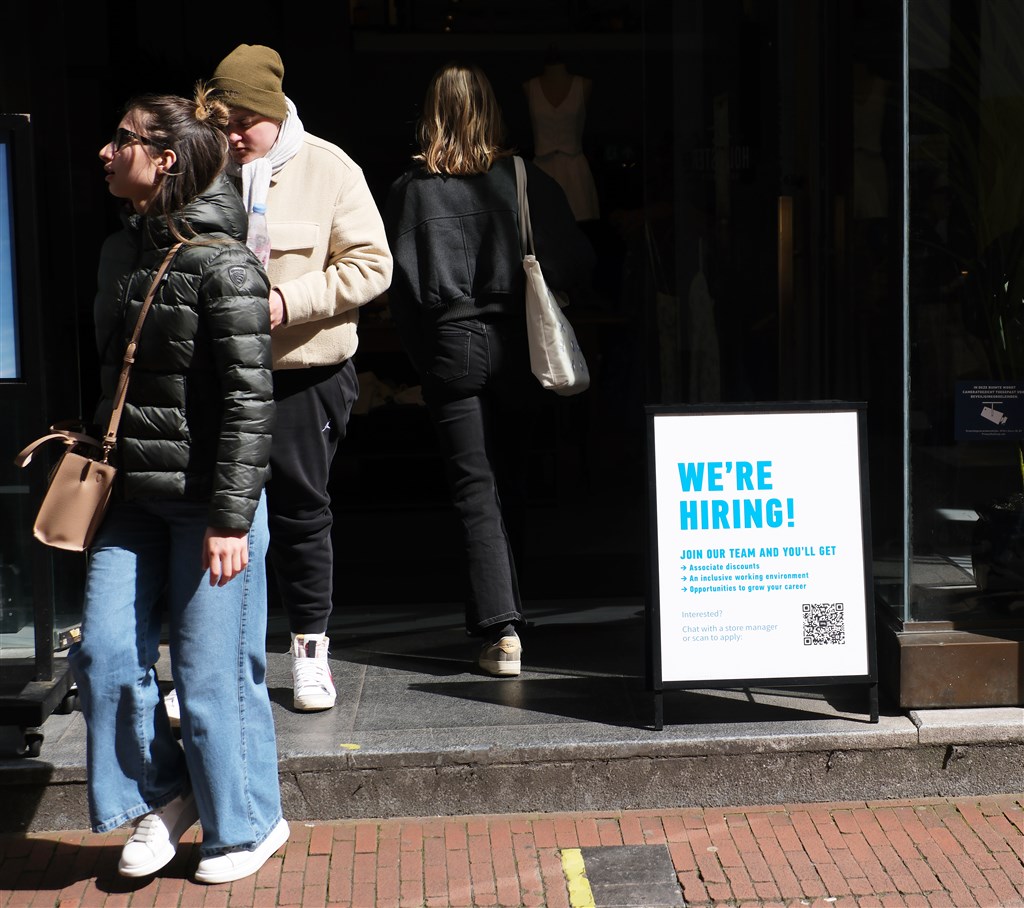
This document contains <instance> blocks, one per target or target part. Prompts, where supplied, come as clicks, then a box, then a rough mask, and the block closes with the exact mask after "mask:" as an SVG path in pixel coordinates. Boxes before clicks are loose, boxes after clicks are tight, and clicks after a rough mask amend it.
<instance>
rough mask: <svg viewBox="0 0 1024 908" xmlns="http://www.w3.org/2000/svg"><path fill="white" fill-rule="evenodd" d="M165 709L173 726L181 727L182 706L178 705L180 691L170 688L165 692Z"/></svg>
mask: <svg viewBox="0 0 1024 908" xmlns="http://www.w3.org/2000/svg"><path fill="white" fill-rule="evenodd" d="M164 709H165V710H166V711H167V719H168V721H170V723H171V728H181V707H180V706H179V705H178V692H177V691H176V690H169V691H167V693H166V694H164Z"/></svg>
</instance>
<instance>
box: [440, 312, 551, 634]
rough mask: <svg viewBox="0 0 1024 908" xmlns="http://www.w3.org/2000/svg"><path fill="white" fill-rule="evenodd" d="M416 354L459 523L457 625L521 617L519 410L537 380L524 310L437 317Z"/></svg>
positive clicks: (525, 407)
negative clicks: (518, 314) (460, 609)
mask: <svg viewBox="0 0 1024 908" xmlns="http://www.w3.org/2000/svg"><path fill="white" fill-rule="evenodd" d="M425 354H426V355H425V359H424V363H423V365H424V373H423V376H422V377H423V399H424V401H425V403H426V404H427V408H428V409H429V410H430V415H431V416H432V417H433V421H434V425H435V428H436V429H437V436H438V440H439V442H440V448H441V453H442V455H443V457H444V461H445V471H446V474H447V478H448V485H449V488H450V489H451V493H452V501H453V504H454V505H455V510H456V512H457V513H458V515H459V520H460V522H461V524H462V539H463V546H464V551H465V557H466V567H467V575H468V577H467V579H468V591H467V595H466V630H467V631H469V632H470V633H481V632H484V631H486V630H487V629H488V628H491V627H494V626H496V625H505V624H508V623H510V622H515V623H522V621H523V606H522V601H521V599H520V595H519V581H518V578H517V576H516V565H515V557H514V554H513V550H514V548H516V546H515V545H514V544H513V541H512V538H514V537H515V536H516V535H517V531H518V529H519V524H520V523H521V511H522V509H523V508H524V502H525V497H526V493H525V488H524V486H523V480H524V466H523V458H524V449H525V445H524V439H525V437H526V434H527V430H528V425H527V423H528V413H529V411H530V409H531V402H532V400H533V398H534V396H535V395H536V393H537V391H538V390H539V389H540V385H539V384H538V382H537V380H536V379H535V378H534V377H533V375H532V374H531V372H530V361H529V352H528V349H527V346H526V320H525V317H522V318H515V319H510V320H507V321H502V322H482V321H479V320H477V319H467V320H465V321H458V322H450V323H447V324H443V325H438V326H437V327H436V328H435V329H434V335H433V337H432V339H431V341H430V343H429V344H428V345H427V348H426V350H425ZM499 490H500V494H499ZM503 498H504V500H505V501H506V502H508V503H509V505H507V506H506V507H504V508H503V506H502V499H503ZM509 518H511V520H509ZM510 523H511V524H512V526H511V527H510V526H509V524H510Z"/></svg>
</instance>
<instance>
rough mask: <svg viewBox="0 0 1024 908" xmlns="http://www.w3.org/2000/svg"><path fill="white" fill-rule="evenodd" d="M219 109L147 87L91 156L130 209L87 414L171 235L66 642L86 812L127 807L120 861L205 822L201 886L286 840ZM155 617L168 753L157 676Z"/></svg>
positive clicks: (102, 318) (248, 389)
mask: <svg viewBox="0 0 1024 908" xmlns="http://www.w3.org/2000/svg"><path fill="white" fill-rule="evenodd" d="M226 122H227V109H226V108H225V107H223V105H221V104H219V103H218V102H215V101H211V100H209V99H208V98H207V96H206V93H205V91H204V90H203V89H201V88H200V89H199V90H198V91H197V96H196V98H195V99H194V100H192V101H187V100H185V99H184V98H177V97H172V96H148V97H145V98H140V99H138V100H136V101H133V102H131V103H130V104H129V105H128V107H127V109H126V113H125V115H124V117H123V118H122V119H121V123H120V125H119V126H118V129H117V131H116V133H115V134H114V138H113V139H112V140H111V141H110V142H109V143H107V145H105V146H104V147H103V149H102V150H101V151H100V158H101V160H102V161H103V165H104V171H105V173H106V179H107V182H108V184H109V187H110V192H111V193H112V194H113V195H114V196H116V197H118V198H122V199H125V200H127V202H129V203H130V205H129V206H128V208H127V213H126V223H125V226H124V228H123V229H122V230H121V231H120V232H119V233H117V234H115V235H114V236H112V237H111V238H110V239H109V240H107V242H106V244H105V245H104V247H103V252H102V255H101V260H100V268H99V291H98V293H97V296H96V307H95V320H96V338H97V343H98V345H99V353H100V361H101V364H102V370H103V371H102V376H101V387H102V390H103V395H104V402H103V403H101V405H100V408H99V412H98V414H97V420H98V422H100V424H106V421H107V419H108V418H109V413H110V408H111V402H110V399H111V398H112V397H113V394H114V388H115V385H116V383H117V380H118V375H119V373H120V370H121V363H122V358H123V356H124V351H125V349H126V347H127V345H128V341H129V339H130V338H131V336H132V332H133V330H134V327H135V324H136V322H137V320H138V315H139V311H140V309H141V306H142V300H143V299H144V298H145V297H146V294H147V291H148V289H149V287H150V285H151V283H152V281H153V279H154V275H155V273H156V271H157V269H158V268H159V266H160V263H161V262H162V261H163V260H164V257H165V256H166V255H167V253H168V251H169V250H170V249H171V248H172V247H173V246H174V245H175V244H176V243H181V246H180V248H179V250H178V251H177V253H176V254H175V256H174V258H173V260H172V261H171V265H170V267H169V269H168V271H167V275H166V277H165V279H164V280H163V281H162V283H161V284H160V286H159V288H158V290H157V291H156V294H155V296H154V301H153V304H152V308H151V309H150V311H149V314H148V315H147V317H146V319H145V322H144V323H143V329H142V334H141V337H140V339H139V344H138V349H137V351H136V354H135V363H134V366H133V367H132V373H131V381H130V384H129V386H128V394H127V398H126V404H125V407H124V411H123V414H122V418H121V422H120V426H119V429H118V433H117V446H116V448H115V451H114V454H113V457H114V462H115V463H116V464H117V466H118V468H119V472H118V477H117V487H116V490H115V500H114V502H113V504H112V506H111V508H110V511H109V513H108V514H107V517H106V520H105V522H104V523H103V525H102V526H101V528H100V530H99V532H98V533H97V535H96V538H95V540H94V542H93V545H92V548H91V549H90V552H89V568H88V576H87V582H86V591H85V604H84V610H83V622H82V625H83V626H82V641H81V643H80V644H77V645H76V646H75V647H73V648H72V651H71V653H70V654H69V658H70V660H71V664H72V668H73V671H74V675H75V679H76V681H77V682H78V686H79V690H80V696H81V704H82V711H83V713H84V714H85V719H86V724H87V729H88V787H89V807H90V813H91V818H92V823H93V826H94V828H95V829H96V830H97V831H101V832H102V831H107V830H110V829H113V828H115V827H117V826H119V825H121V824H122V823H124V822H126V821H127V820H131V819H133V818H136V817H141V820H140V821H139V822H138V823H137V826H136V829H135V832H134V833H133V834H132V836H131V837H130V838H129V840H128V842H127V844H126V845H125V847H124V850H123V851H122V853H121V860H120V863H119V870H120V872H121V873H122V874H123V875H125V876H130V877H141V876H147V875H149V874H152V873H154V872H156V871H157V870H159V869H160V868H161V867H162V866H164V865H165V864H166V863H167V862H168V861H170V860H171V858H173V857H174V854H175V850H176V848H177V844H178V840H179V839H180V837H181V835H182V834H183V833H184V832H185V830H187V829H188V828H189V827H190V826H192V825H193V824H194V823H195V822H196V820H197V819H201V820H202V826H203V841H202V846H201V848H200V855H201V860H200V862H199V867H198V869H197V871H196V879H197V880H198V881H201V882H209V883H216V882H226V881H229V880H233V879H239V878H241V877H243V876H248V875H249V874H251V873H254V872H256V871H257V870H258V869H259V868H260V866H262V864H263V863H264V862H265V861H266V859H267V858H268V857H270V855H272V854H273V853H274V852H275V851H276V850H277V849H278V848H279V847H280V845H282V844H283V843H284V841H285V840H286V839H287V837H288V824H287V823H286V822H285V821H284V820H283V819H282V817H281V802H280V792H279V789H278V781H277V748H276V743H275V739H274V723H273V717H272V715H271V711H270V700H269V696H268V694H267V688H266V681H265V672H266V578H265V569H264V558H265V554H266V546H267V526H266V506H265V504H264V500H263V485H264V482H265V481H266V478H267V464H268V461H269V453H270V433H271V430H272V428H273V417H274V403H273V392H272V383H271V372H270V370H271V354H270V316H269V307H268V301H267V298H268V293H269V283H268V281H267V277H266V274H265V272H264V271H263V269H262V267H261V266H260V264H259V262H258V260H257V259H256V257H255V256H254V255H252V253H250V252H249V250H248V249H246V247H245V246H244V245H243V243H242V242H240V240H242V239H243V238H244V237H245V234H246V216H245V210H244V208H243V207H242V203H241V200H240V199H239V197H238V195H237V193H236V192H235V190H234V189H233V188H232V187H231V186H230V184H229V183H228V182H227V181H226V180H225V179H224V177H223V176H222V174H221V170H222V168H223V165H224V161H225V158H226V152H227V143H226V140H225V137H224V135H223V133H222V131H221V130H222V128H223V126H224V125H225V124H226ZM164 621H166V623H167V627H168V631H169V640H170V654H171V665H172V670H173V674H174V679H175V682H176V685H177V693H178V699H179V702H180V707H181V737H182V745H183V747H179V746H178V743H177V741H176V740H175V737H174V735H173V733H172V731H171V727H170V724H169V722H168V718H167V714H166V711H165V709H164V706H163V703H162V701H161V698H160V691H159V688H158V685H157V677H156V673H155V671H154V665H155V663H156V661H157V658H158V655H159V651H158V648H159V643H160V639H161V629H162V625H163V623H164Z"/></svg>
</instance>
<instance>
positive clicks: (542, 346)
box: [515, 156, 590, 396]
mask: <svg viewBox="0 0 1024 908" xmlns="http://www.w3.org/2000/svg"><path fill="white" fill-rule="evenodd" d="M515 166H516V192H517V194H518V197H519V238H520V242H521V243H522V248H523V251H524V254H523V270H524V271H525V272H526V332H527V338H528V340H529V345H530V368H531V370H532V371H533V374H534V375H536V376H537V379H538V380H539V381H540V383H541V384H542V385H543V386H544V387H545V388H549V389H550V390H552V391H554V392H555V393H556V394H563V395H566V396H568V395H570V394H579V393H580V391H585V390H586V389H587V388H588V387H589V386H590V370H589V369H588V368H587V361H586V360H585V359H584V358H583V351H582V350H580V345H579V342H578V341H577V340H576V332H575V331H573V330H572V325H570V324H569V320H568V319H567V318H566V317H565V315H564V314H563V313H562V307H563V306H564V305H565V304H566V302H568V301H567V300H566V299H565V298H564V296H563V297H560V296H559V295H556V294H555V293H554V292H552V290H551V288H550V287H548V285H547V283H546V282H545V280H544V275H543V273H542V272H541V270H540V262H538V261H537V256H536V255H535V254H534V248H533V229H532V227H531V226H530V203H529V201H528V200H527V197H526V166H525V165H524V164H523V159H522V158H520V157H519V156H516V157H515Z"/></svg>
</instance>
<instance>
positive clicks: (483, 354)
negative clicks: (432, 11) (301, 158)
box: [384, 64, 593, 677]
mask: <svg viewBox="0 0 1024 908" xmlns="http://www.w3.org/2000/svg"><path fill="white" fill-rule="evenodd" d="M502 133H503V125H502V119H501V109H500V108H499V107H498V102H497V99H496V98H495V97H494V92H493V90H492V89H491V84H490V82H489V81H488V80H487V76H485V75H484V73H483V72H482V71H481V70H480V69H478V68H477V67H475V66H462V65H458V64H449V65H447V66H445V67H442V68H441V69H440V70H438V72H437V73H436V74H435V76H434V78H433V80H432V81H431V83H430V86H429V88H428V89H427V95H426V99H425V100H424V102H423V113H422V115H421V117H420V122H419V140H420V153H419V154H418V155H416V157H415V160H416V161H417V162H418V163H417V165H416V166H415V167H413V169H412V170H410V171H408V172H407V173H406V174H405V175H404V176H402V177H400V178H399V179H398V180H397V181H396V182H395V183H394V185H393V186H392V187H391V193H390V195H389V196H388V201H387V205H386V206H385V212H384V220H385V223H386V225H387V230H388V238H389V240H390V242H391V248H392V249H393V250H394V253H395V281H394V285H393V286H392V287H391V290H390V292H389V294H388V299H389V302H390V305H391V314H392V316H393V318H394V320H395V325H396V327H397V328H398V330H399V332H400V333H401V335H402V341H403V343H404V344H405V347H406V350H407V351H408V353H409V355H410V358H411V359H412V361H413V363H414V364H415V366H416V368H417V370H418V371H419V373H420V377H421V379H422V382H423V397H424V400H425V402H426V404H427V407H428V409H429V410H430V414H431V416H432V417H433V420H434V424H435V426H436V428H437V432H438V438H439V439H440V443H441V451H442V453H443V454H444V455H445V459H446V467H447V473H448V481H449V485H450V487H451V491H452V497H453V499H454V502H455V509H456V511H457V512H458V514H459V518H460V520H461V522H462V530H463V540H464V547H465V555H466V562H467V579H468V583H467V588H468V589H467V594H466V629H467V631H469V632H470V633H471V634H476V635H480V636H482V637H483V638H484V642H483V646H482V647H481V649H480V652H479V654H478V656H477V664H478V665H479V667H480V668H481V669H482V670H483V671H485V672H487V673H488V674H491V675H496V676H499V677H500V676H515V675H518V674H519V672H520V668H521V657H522V645H521V643H520V641H519V634H518V628H519V627H521V625H522V622H523V611H522V603H521V602H520V598H519V586H518V583H517V581H516V568H515V564H514V559H513V554H512V546H511V545H510V542H509V532H508V530H507V527H506V525H507V523H508V521H507V519H506V518H507V517H508V516H509V515H508V513H507V508H506V509H503V507H502V499H504V500H505V501H506V502H508V503H509V506H510V507H512V508H515V507H516V505H517V503H518V502H517V499H521V491H520V490H518V489H516V488H515V485H516V484H518V483H516V480H517V479H519V478H520V477H521V475H522V469H523V468H522V463H521V462H517V457H516V452H518V451H520V450H521V448H522V446H521V444H520V443H519V440H520V439H521V438H522V437H523V435H524V430H525V426H524V422H525V420H526V418H527V414H528V412H529V411H530V409H531V407H530V405H529V401H530V400H531V397H532V396H534V395H537V394H538V393H539V390H540V385H539V384H538V382H537V380H536V379H535V378H534V377H533V375H532V374H531V372H530V359H529V351H528V348H527V342H526V303H525V293H526V279H525V276H524V273H523V264H522V262H523V252H522V250H521V249H520V245H519V220H518V219H519V204H518V201H517V196H516V175H515V166H514V162H513V159H512V153H511V152H510V151H509V150H507V149H506V148H504V147H503V146H502V144H501V142H502ZM526 166H527V170H528V172H529V179H528V181H527V185H528V192H529V202H530V212H531V221H532V225H533V234H534V240H535V242H536V248H537V258H538V259H539V260H540V261H541V262H543V263H544V276H545V278H546V279H547V281H548V283H549V284H550V285H551V286H552V287H553V288H555V289H569V288H570V287H572V286H574V285H576V284H579V283H582V282H583V281H585V280H586V278H587V277H588V274H589V270H590V268H591V266H592V264H593V251H592V250H591V248H590V245H589V243H588V242H587V240H586V237H585V236H584V235H583V234H582V233H581V232H580V230H579V228H578V227H577V226H576V220H575V218H574V217H573V214H572V211H571V209H570V208H569V203H568V202H567V201H566V198H565V194H564V193H563V192H562V189H561V187H560V186H559V185H558V184H557V183H556V182H555V181H554V180H553V179H552V178H551V177H549V176H548V175H547V174H545V173H543V172H542V171H540V170H539V169H538V168H536V167H535V166H534V165H532V164H527V165H526ZM517 474H518V475H517ZM503 510H505V511H506V513H503Z"/></svg>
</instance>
